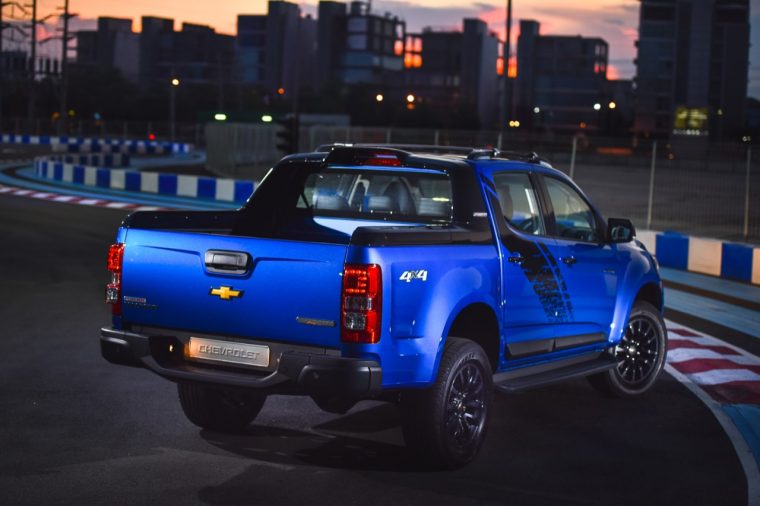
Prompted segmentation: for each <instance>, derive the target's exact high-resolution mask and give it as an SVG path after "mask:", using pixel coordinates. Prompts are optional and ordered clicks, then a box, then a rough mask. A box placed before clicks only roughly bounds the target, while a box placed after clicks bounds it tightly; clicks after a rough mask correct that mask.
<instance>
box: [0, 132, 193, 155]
mask: <svg viewBox="0 0 760 506" xmlns="http://www.w3.org/2000/svg"><path fill="white" fill-rule="evenodd" d="M0 142H2V143H4V144H30V145H40V146H50V147H51V148H52V149H53V151H56V152H59V153H61V152H63V153H125V154H140V155H154V154H155V155H161V154H168V153H190V152H192V151H193V145H192V144H186V143H181V142H165V141H142V140H130V139H100V138H90V137H70V136H66V135H61V136H57V135H14V134H3V135H0Z"/></svg>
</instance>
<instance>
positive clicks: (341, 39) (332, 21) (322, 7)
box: [315, 0, 348, 88]
mask: <svg viewBox="0 0 760 506" xmlns="http://www.w3.org/2000/svg"><path fill="white" fill-rule="evenodd" d="M347 12H348V10H347V5H346V4H345V3H343V2H335V1H332V0H323V1H321V2H319V6H318V11H317V58H316V69H315V72H316V78H317V85H318V87H319V88H321V87H323V86H326V85H328V84H335V83H337V82H338V81H339V75H338V72H339V69H340V64H341V58H342V54H343V49H344V48H345V46H346V20H347V18H346V14H347Z"/></svg>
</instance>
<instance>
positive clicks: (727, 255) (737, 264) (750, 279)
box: [637, 230, 760, 285]
mask: <svg viewBox="0 0 760 506" xmlns="http://www.w3.org/2000/svg"><path fill="white" fill-rule="evenodd" d="M637 238H638V239H639V240H640V241H641V242H643V243H644V245H645V246H646V247H647V249H648V250H649V251H650V252H652V254H654V255H655V256H656V257H657V261H658V262H659V263H660V265H662V266H663V267H672V268H674V269H680V270H684V271H690V272H696V273H699V274H709V275H711V276H718V277H721V278H725V279H731V280H735V281H743V282H745V283H753V284H756V285H760V246H752V245H749V244H743V243H736V242H729V241H720V240H717V239H706V238H703V237H694V236H688V235H684V234H680V233H677V232H653V231H648V230H645V231H640V232H638V233H637Z"/></svg>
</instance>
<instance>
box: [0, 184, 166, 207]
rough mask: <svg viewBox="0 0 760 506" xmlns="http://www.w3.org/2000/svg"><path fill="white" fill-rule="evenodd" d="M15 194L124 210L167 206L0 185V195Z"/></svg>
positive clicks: (64, 202) (50, 200)
mask: <svg viewBox="0 0 760 506" xmlns="http://www.w3.org/2000/svg"><path fill="white" fill-rule="evenodd" d="M2 194H6V195H15V196H17V197H27V198H32V199H40V200H47V201H49V202H60V203H62V204H77V205H80V206H94V207H104V208H108V209H123V210H125V211H166V210H168V209H169V208H168V207H157V206H146V205H142V204H135V203H133V202H123V201H119V200H105V199H93V198H87V197H78V196H76V195H64V194H62V193H55V192H42V191H36V190H29V189H27V188H17V187H15V186H5V185H0V195H2Z"/></svg>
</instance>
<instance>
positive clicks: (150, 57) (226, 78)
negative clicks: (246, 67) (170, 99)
mask: <svg viewBox="0 0 760 506" xmlns="http://www.w3.org/2000/svg"><path fill="white" fill-rule="evenodd" d="M234 73H235V67H234V37H232V36H229V35H222V34H218V33H216V32H215V31H214V29H213V28H211V27H209V26H205V25H196V24H192V23H183V24H182V29H181V30H179V31H176V32H175V31H174V20H172V19H166V18H155V17H148V16H145V17H143V18H142V32H141V33H140V78H141V79H142V80H143V82H145V83H150V82H155V81H166V82H167V83H168V82H169V80H170V79H172V78H174V77H177V78H179V79H180V80H181V81H183V82H185V83H187V84H191V83H196V84H204V83H213V84H217V85H221V84H222V83H227V82H230V81H231V80H232V79H233V76H234Z"/></svg>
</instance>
